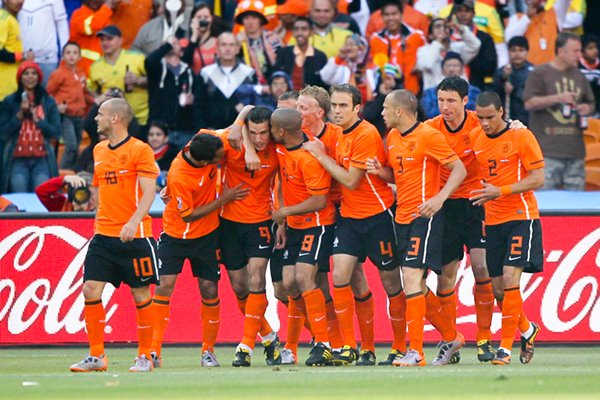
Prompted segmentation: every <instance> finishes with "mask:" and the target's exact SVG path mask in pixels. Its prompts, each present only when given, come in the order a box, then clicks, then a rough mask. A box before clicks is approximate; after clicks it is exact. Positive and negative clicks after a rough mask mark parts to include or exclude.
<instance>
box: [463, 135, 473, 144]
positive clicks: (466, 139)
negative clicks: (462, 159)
mask: <svg viewBox="0 0 600 400" xmlns="http://www.w3.org/2000/svg"><path fill="white" fill-rule="evenodd" d="M463 142H464V143H465V145H467V146H469V145H470V144H471V138H470V137H469V135H463Z"/></svg>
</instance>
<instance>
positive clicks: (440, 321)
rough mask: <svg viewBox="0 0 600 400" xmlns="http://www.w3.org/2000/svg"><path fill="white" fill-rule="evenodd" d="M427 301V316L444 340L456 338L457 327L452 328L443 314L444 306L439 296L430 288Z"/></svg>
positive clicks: (448, 340)
mask: <svg viewBox="0 0 600 400" xmlns="http://www.w3.org/2000/svg"><path fill="white" fill-rule="evenodd" d="M425 302H426V304H427V309H426V311H425V312H426V314H425V316H426V318H427V320H428V321H429V322H431V325H433V326H434V327H435V329H437V330H438V332H440V334H441V335H442V340H443V341H445V342H450V341H452V340H454V339H455V338H456V329H452V325H451V324H450V321H448V319H447V318H446V317H445V316H444V315H443V314H442V306H441V305H440V301H439V300H438V298H437V296H436V295H435V294H433V292H432V291H431V290H429V288H428V289H427V294H426V295H425Z"/></svg>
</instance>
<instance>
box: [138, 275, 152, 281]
mask: <svg viewBox="0 0 600 400" xmlns="http://www.w3.org/2000/svg"><path fill="white" fill-rule="evenodd" d="M150 278H152V277H151V276H149V277H147V278H140V281H142V282H146V281H148V280H150Z"/></svg>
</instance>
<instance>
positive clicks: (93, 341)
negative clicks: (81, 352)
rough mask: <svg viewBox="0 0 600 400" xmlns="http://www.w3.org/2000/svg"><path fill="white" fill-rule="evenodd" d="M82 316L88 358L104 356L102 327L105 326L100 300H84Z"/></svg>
mask: <svg viewBox="0 0 600 400" xmlns="http://www.w3.org/2000/svg"><path fill="white" fill-rule="evenodd" d="M83 316H84V319H85V329H86V330H87V334H88V340H89V342H90V356H94V357H98V356H100V355H102V354H104V327H105V326H106V313H105V312H104V306H103V305H102V299H93V300H86V301H85V307H84V308H83Z"/></svg>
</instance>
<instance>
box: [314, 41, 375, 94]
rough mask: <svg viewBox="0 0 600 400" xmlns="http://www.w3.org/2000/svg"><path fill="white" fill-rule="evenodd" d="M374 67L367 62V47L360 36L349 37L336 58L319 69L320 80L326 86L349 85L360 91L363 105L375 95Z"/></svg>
mask: <svg viewBox="0 0 600 400" xmlns="http://www.w3.org/2000/svg"><path fill="white" fill-rule="evenodd" d="M375 68H376V66H375V65H374V64H373V63H372V62H369V45H368V43H367V41H366V39H365V38H363V37H362V36H360V35H356V34H354V35H351V36H348V38H347V39H346V43H345V44H344V46H343V47H342V48H341V49H340V52H339V53H338V55H337V56H336V57H333V58H330V59H329V60H328V61H327V64H326V65H325V66H324V67H323V69H321V72H320V74H321V78H322V79H323V82H325V83H326V84H328V85H330V86H333V85H341V84H343V83H349V84H351V85H353V86H356V87H357V88H358V90H360V94H361V97H362V100H363V105H364V103H366V102H368V101H369V100H371V99H372V98H373V97H374V95H375V72H374V69H375Z"/></svg>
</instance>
